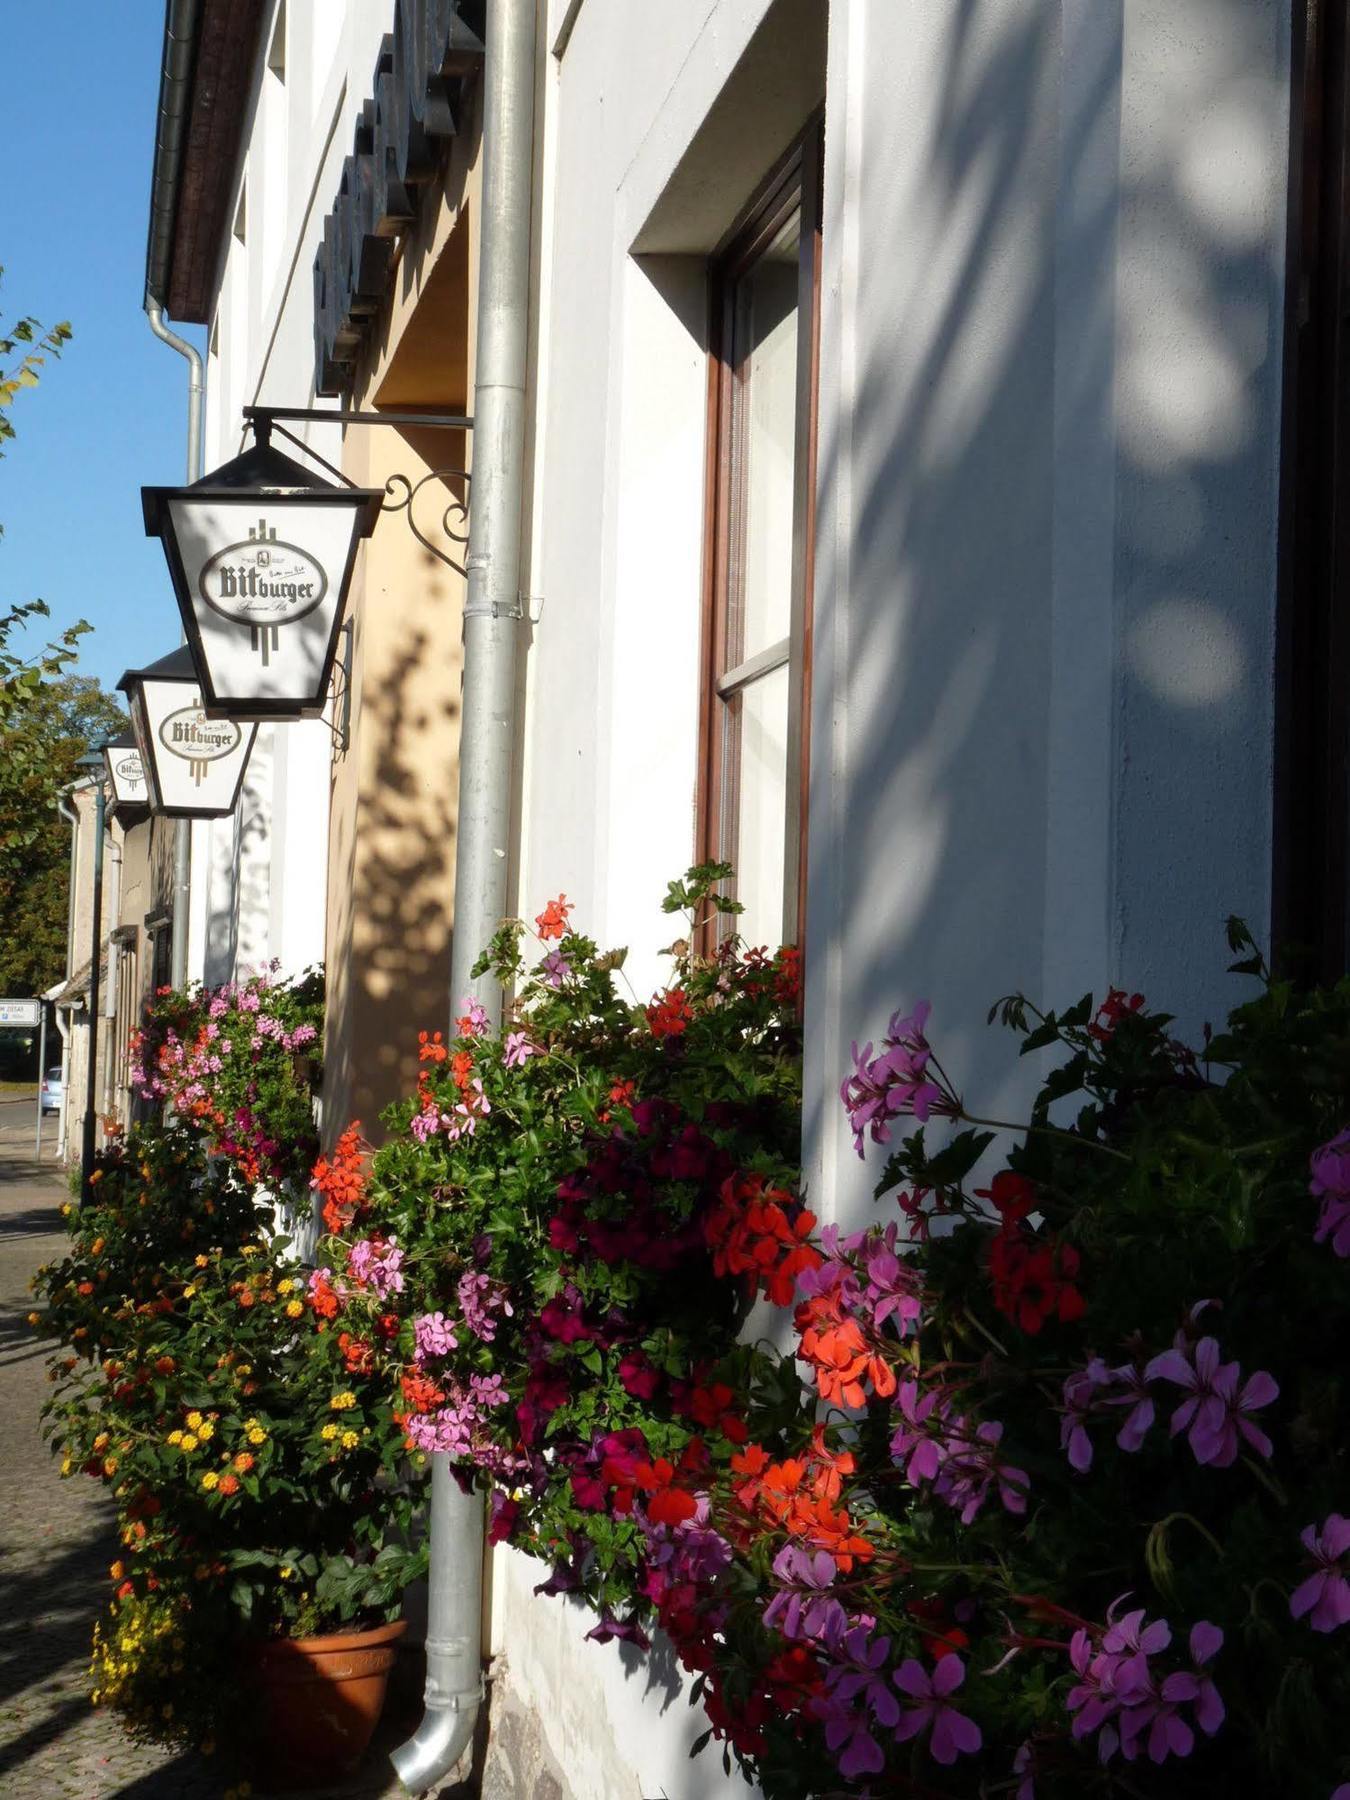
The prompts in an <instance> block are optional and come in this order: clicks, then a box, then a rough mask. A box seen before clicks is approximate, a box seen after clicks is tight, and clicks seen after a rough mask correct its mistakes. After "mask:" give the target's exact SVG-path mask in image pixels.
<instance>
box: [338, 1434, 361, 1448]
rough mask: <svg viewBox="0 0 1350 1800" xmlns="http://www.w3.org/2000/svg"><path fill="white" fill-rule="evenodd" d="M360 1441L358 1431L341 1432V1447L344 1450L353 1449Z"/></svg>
mask: <svg viewBox="0 0 1350 1800" xmlns="http://www.w3.org/2000/svg"><path fill="white" fill-rule="evenodd" d="M360 1442H361V1433H360V1432H359V1431H344V1432H343V1434H342V1448H343V1449H344V1450H355V1448H356V1446H357V1445H358V1444H359V1443H360Z"/></svg>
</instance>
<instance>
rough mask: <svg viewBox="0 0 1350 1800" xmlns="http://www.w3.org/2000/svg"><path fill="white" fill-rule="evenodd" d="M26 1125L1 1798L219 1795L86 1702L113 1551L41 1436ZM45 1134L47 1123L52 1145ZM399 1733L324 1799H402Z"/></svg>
mask: <svg viewBox="0 0 1350 1800" xmlns="http://www.w3.org/2000/svg"><path fill="white" fill-rule="evenodd" d="M32 1119H33V1114H32V1109H31V1104H30V1105H28V1106H24V1107H20V1106H18V1105H16V1104H12V1103H9V1104H4V1103H0V1800H221V1796H222V1795H223V1794H224V1792H225V1788H226V1786H227V1784H228V1777H225V1776H223V1775H222V1774H220V1773H218V1772H217V1771H216V1769H215V1768H213V1767H212V1765H211V1764H210V1763H209V1762H207V1761H205V1760H204V1759H201V1758H197V1757H187V1756H182V1755H179V1754H177V1753H176V1752H173V1751H168V1750H157V1749H154V1748H146V1747H143V1746H139V1745H134V1744H131V1743H130V1742H128V1740H127V1739H126V1738H125V1737H124V1736H123V1734H122V1731H121V1729H120V1727H119V1725H118V1723H117V1721H116V1719H115V1718H113V1717H112V1716H111V1715H109V1714H106V1713H103V1712H96V1711H95V1710H94V1708H93V1707H91V1705H90V1703H89V1695H88V1684H87V1681H86V1678H85V1673H86V1668H87V1665H88V1658H89V1638H90V1631H91V1628H92V1624H93V1620H94V1617H95V1615H96V1613H97V1612H98V1611H99V1609H100V1608H101V1606H102V1605H103V1603H104V1600H105V1599H106V1596H107V1592H108V1573H107V1571H108V1564H109V1563H110V1562H111V1561H112V1559H113V1556H114V1555H115V1553H116V1546H115V1541H114V1538H113V1533H112V1525H111V1511H110V1508H109V1507H108V1505H107V1504H106V1502H105V1501H104V1500H103V1498H102V1496H101V1493H100V1491H99V1490H98V1489H97V1488H96V1487H95V1485H94V1483H93V1482H90V1481H84V1480H79V1479H73V1480H68V1481H63V1480H61V1478H60V1476H59V1474H58V1472H57V1465H56V1463H55V1460H54V1459H53V1457H52V1456H51V1453H50V1451H49V1450H48V1448H47V1445H46V1444H45V1442H44V1441H43V1440H42V1438H41V1436H40V1434H39V1425H38V1411H39V1408H40V1407H41V1405H42V1402H43V1400H44V1398H45V1397H46V1394H47V1393H48V1391H49V1389H48V1385H47V1381H46V1377H45V1373H44V1369H45V1362H46V1348H45V1346H43V1345H41V1344H39V1343H36V1342H35V1341H34V1338H33V1333H32V1331H31V1330H30V1328H29V1326H28V1324H27V1315H28V1312H29V1310H30V1309H31V1305H32V1301H31V1298H30V1296H29V1292H28V1282H29V1278H30V1276H31V1275H32V1274H33V1272H34V1270H35V1269H36V1268H37V1266H38V1264H39V1263H42V1262H47V1261H50V1260H52V1259H53V1258H54V1257H55V1256H57V1255H59V1254H60V1252H61V1248H62V1244H63V1242H64V1233H63V1230H62V1226H61V1217H60V1213H59V1211H58V1208H59V1207H60V1205H61V1202H62V1201H63V1200H64V1199H66V1198H67V1194H68V1189H67V1188H66V1185H65V1182H64V1179H63V1178H61V1177H59V1176H58V1175H57V1174H56V1173H55V1172H54V1171H53V1170H52V1168H51V1165H50V1163H44V1166H43V1167H42V1168H39V1167H38V1166H37V1165H36V1163H35V1162H34V1156H33V1127H32ZM53 1135H54V1133H53V1129H52V1125H51V1123H50V1122H49V1123H48V1126H47V1140H48V1145H49V1146H50V1142H51V1139H52V1137H53ZM47 1155H48V1156H50V1155H51V1151H50V1148H48V1151H47ZM406 1726H407V1721H406V1720H404V1721H400V1722H396V1723H395V1725H394V1726H393V1727H392V1728H386V1729H385V1730H383V1731H382V1733H381V1740H380V1741H379V1742H377V1745H376V1746H375V1748H374V1749H373V1750H372V1752H371V1755H370V1756H369V1757H368V1758H367V1764H366V1770H365V1771H364V1772H363V1773H362V1775H360V1776H358V1777H357V1778H356V1779H355V1780H353V1781H352V1782H350V1783H348V1784H347V1785H346V1786H344V1787H343V1788H341V1789H336V1790H334V1789H327V1790H324V1793H326V1794H328V1795H330V1796H332V1800H339V1797H340V1800H393V1796H395V1795H401V1794H402V1793H403V1791H404V1790H403V1789H402V1787H400V1785H399V1783H398V1782H397V1781H396V1780H395V1779H394V1777H393V1775H392V1772H391V1770H390V1768H389V1763H388V1760H387V1756H386V1755H385V1754H384V1753H383V1752H384V1751H387V1749H388V1748H389V1747H390V1746H391V1745H393V1744H396V1743H398V1741H399V1739H400V1737H402V1736H404V1735H406ZM467 1792H468V1790H467V1789H465V1788H458V1787H456V1788H453V1789H447V1790H446V1791H445V1795H444V1797H443V1800H451V1795H452V1794H453V1795H454V1796H455V1797H456V1800H458V1797H459V1796H460V1795H463V1794H466V1793H467ZM254 1793H255V1795H256V1796H257V1800H264V1797H263V1795H262V1793H261V1792H260V1790H258V1789H257V1788H256V1787H255V1789H254Z"/></svg>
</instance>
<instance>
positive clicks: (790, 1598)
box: [764, 1544, 846, 1639]
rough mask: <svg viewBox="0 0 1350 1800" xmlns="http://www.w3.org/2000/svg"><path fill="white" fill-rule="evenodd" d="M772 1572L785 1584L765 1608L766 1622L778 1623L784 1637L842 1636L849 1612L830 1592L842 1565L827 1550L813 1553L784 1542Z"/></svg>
mask: <svg viewBox="0 0 1350 1800" xmlns="http://www.w3.org/2000/svg"><path fill="white" fill-rule="evenodd" d="M773 1572H774V1574H775V1575H776V1576H777V1577H778V1579H779V1581H780V1582H782V1584H783V1585H782V1587H780V1589H779V1591H778V1592H777V1593H776V1594H775V1595H774V1597H773V1599H772V1600H770V1602H769V1604H768V1606H767V1607H765V1609H764V1623H765V1624H766V1625H771V1626H776V1627H777V1628H778V1630H779V1631H781V1632H782V1634H783V1636H784V1637H785V1638H793V1639H799V1638H826V1639H830V1638H839V1637H841V1636H842V1634H843V1631H844V1627H845V1624H846V1615H845V1612H844V1609H843V1607H842V1606H841V1605H840V1604H839V1601H838V1600H837V1599H836V1598H835V1596H834V1595H833V1594H832V1593H831V1592H830V1591H829V1590H830V1587H831V1585H832V1583H833V1581H834V1578H835V1576H836V1575H837V1574H838V1573H839V1565H838V1564H837V1563H836V1562H835V1560H834V1558H833V1557H832V1556H831V1555H830V1553H829V1551H828V1550H817V1551H816V1552H815V1553H814V1554H812V1552H811V1551H809V1550H804V1549H801V1548H800V1547H799V1546H798V1545H796V1544H785V1545H784V1546H783V1548H782V1549H781V1550H780V1551H779V1552H778V1555H777V1556H776V1557H775V1558H774V1561H773Z"/></svg>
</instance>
